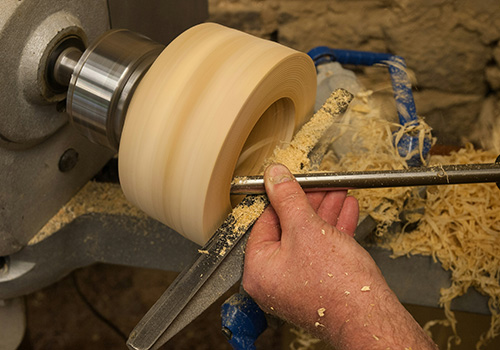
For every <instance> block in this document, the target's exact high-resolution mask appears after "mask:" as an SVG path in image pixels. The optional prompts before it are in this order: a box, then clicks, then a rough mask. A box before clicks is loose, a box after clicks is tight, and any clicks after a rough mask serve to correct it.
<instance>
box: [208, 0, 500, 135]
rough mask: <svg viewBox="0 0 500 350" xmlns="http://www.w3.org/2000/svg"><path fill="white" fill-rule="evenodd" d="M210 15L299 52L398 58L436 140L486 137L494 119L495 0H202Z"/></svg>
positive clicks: (499, 55) (498, 81) (499, 7)
mask: <svg viewBox="0 0 500 350" xmlns="http://www.w3.org/2000/svg"><path fill="white" fill-rule="evenodd" d="M209 12H210V18H209V19H210V20H211V21H213V22H217V23H221V24H224V25H227V26H230V27H233V28H237V29H240V30H243V31H246V32H248V33H251V34H254V35H257V36H260V37H263V38H268V39H271V40H276V41H278V42H280V43H282V44H284V45H287V46H290V47H293V48H296V49H298V50H302V51H308V50H309V49H311V48H313V47H315V46H319V45H327V46H330V47H333V48H343V49H353V50H368V51H375V52H388V53H393V54H397V55H401V56H403V57H404V58H405V59H406V61H407V64H408V67H409V68H410V69H412V70H413V71H414V73H415V75H416V79H417V84H416V89H415V100H416V103H417V111H418V113H419V114H420V115H422V116H424V117H425V118H426V120H427V121H428V122H429V124H431V125H432V126H433V128H434V129H435V134H436V135H437V136H438V138H439V142H440V143H447V144H461V143H462V142H464V140H474V141H476V142H478V140H480V139H483V140H486V139H487V138H488V137H490V136H489V135H488V134H487V132H486V131H487V130H491V126H490V124H491V123H492V120H496V121H498V120H499V119H500V112H499V109H500V108H499V107H500V1H499V0H332V1H328V0H302V1H300V0H260V1H259V0H209Z"/></svg>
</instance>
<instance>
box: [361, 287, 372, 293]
mask: <svg viewBox="0 0 500 350" xmlns="http://www.w3.org/2000/svg"><path fill="white" fill-rule="evenodd" d="M361 291H362V292H369V291H370V286H363V288H361Z"/></svg>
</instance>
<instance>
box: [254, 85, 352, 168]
mask: <svg viewBox="0 0 500 350" xmlns="http://www.w3.org/2000/svg"><path fill="white" fill-rule="evenodd" d="M352 97H353V96H352V95H351V94H350V93H349V92H347V91H345V90H340V89H339V90H336V91H334V92H333V93H332V95H331V96H330V97H329V98H328V99H327V100H326V102H325V104H324V105H323V107H321V108H320V110H318V111H317V112H316V113H315V114H314V116H313V117H312V118H311V119H310V120H309V121H308V122H307V123H306V124H304V126H302V128H301V129H300V130H299V131H298V132H297V134H296V135H295V136H294V137H293V139H292V141H291V142H290V143H289V144H288V145H285V146H284V147H281V148H280V147H278V148H276V149H275V151H274V154H273V156H271V157H269V159H267V160H266V161H265V162H264V168H265V167H266V166H267V165H269V164H272V163H281V164H284V165H285V166H286V167H287V168H288V169H289V170H290V171H291V172H292V173H294V174H301V173H307V172H308V171H310V170H311V160H310V159H309V154H310V153H311V151H312V150H313V148H314V147H315V146H316V144H317V143H318V141H319V140H320V138H321V137H322V136H323V134H324V133H325V131H326V130H328V128H330V126H332V124H333V123H335V122H338V117H339V116H340V115H342V113H344V112H345V110H346V109H347V107H348V105H349V103H350V102H351V100H352Z"/></svg>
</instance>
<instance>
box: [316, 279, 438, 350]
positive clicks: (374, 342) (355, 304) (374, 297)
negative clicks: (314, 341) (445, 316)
mask: <svg viewBox="0 0 500 350" xmlns="http://www.w3.org/2000/svg"><path fill="white" fill-rule="evenodd" d="M356 294H357V295H356ZM350 297H351V298H350ZM355 298H356V299H355ZM342 309H343V310H342ZM333 310H336V311H337V312H338V314H337V315H333V312H332V313H331V314H332V315H331V317H327V313H326V312H325V316H324V318H325V320H324V327H323V326H319V328H324V332H322V331H321V330H319V329H318V331H319V332H321V333H323V334H321V336H322V337H324V338H325V339H327V340H329V341H330V342H331V343H334V344H335V345H336V346H337V349H339V350H340V349H342V350H347V349H384V350H385V349H401V350H404V349H414V350H415V349H421V350H427V349H429V350H430V349H432V350H435V349H437V346H436V345H435V344H434V343H433V342H432V340H431V339H430V338H429V337H428V336H427V334H425V332H424V331H423V330H422V328H421V327H420V326H419V325H418V323H417V322H416V321H415V320H414V319H413V317H412V316H411V315H410V314H409V313H408V311H407V310H406V309H405V308H404V307H403V305H401V303H400V302H399V301H398V299H397V297H396V296H395V295H394V293H393V292H392V291H391V290H390V289H389V288H388V287H385V286H376V285H375V286H370V290H369V291H364V292H363V291H360V290H358V291H352V292H351V293H350V294H349V295H346V296H345V303H344V304H343V305H341V306H340V307H337V308H336V309H333V308H332V311H333ZM354 315H355V316H354ZM339 316H340V317H339ZM315 328H318V327H315Z"/></svg>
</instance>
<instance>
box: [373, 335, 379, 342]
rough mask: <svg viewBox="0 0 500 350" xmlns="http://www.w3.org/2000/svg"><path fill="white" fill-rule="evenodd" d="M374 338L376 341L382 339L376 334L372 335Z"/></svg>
mask: <svg viewBox="0 0 500 350" xmlns="http://www.w3.org/2000/svg"><path fill="white" fill-rule="evenodd" d="M372 337H373V339H375V340H376V341H379V340H380V338H379V337H377V336H376V335H375V334H372Z"/></svg>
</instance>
